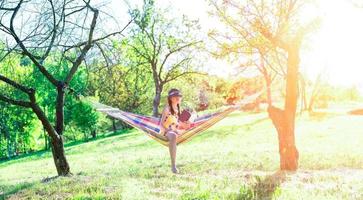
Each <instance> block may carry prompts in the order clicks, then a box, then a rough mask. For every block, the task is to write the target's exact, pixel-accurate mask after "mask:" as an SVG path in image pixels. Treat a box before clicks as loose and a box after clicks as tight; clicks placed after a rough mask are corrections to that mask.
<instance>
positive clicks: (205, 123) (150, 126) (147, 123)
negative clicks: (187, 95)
mask: <svg viewBox="0 0 363 200" xmlns="http://www.w3.org/2000/svg"><path fill="white" fill-rule="evenodd" d="M261 93H262V92H259V93H256V94H254V95H251V96H248V97H247V98H245V99H243V100H242V101H241V102H240V103H239V104H238V105H233V106H229V107H227V108H225V109H223V110H221V111H219V112H215V113H212V114H206V115H203V116H200V117H198V118H197V119H195V120H194V122H193V123H191V127H190V128H189V129H187V130H184V131H183V132H182V133H181V134H180V135H179V136H178V137H177V141H176V142H177V144H181V143H184V142H186V141H188V140H190V139H191V138H192V137H193V136H195V135H197V134H199V133H201V132H203V131H205V130H206V129H208V128H209V127H211V126H212V125H214V124H215V123H217V122H219V121H220V120H222V119H224V118H225V117H226V116H227V115H228V114H229V113H231V112H233V111H235V110H238V109H239V108H241V107H242V106H244V105H246V104H249V103H251V102H253V101H255V100H256V98H257V97H258V96H260V95H261ZM93 105H94V107H95V108H96V110H97V111H99V112H102V113H105V114H106V115H108V116H110V117H113V118H115V119H118V120H122V121H124V122H126V123H127V124H129V125H131V126H133V127H135V128H137V129H139V130H141V131H142V132H144V133H145V134H146V135H148V136H149V137H151V138H152V139H154V140H156V141H157V142H159V143H161V144H163V145H165V146H168V144H169V143H168V138H167V137H166V136H164V135H162V134H160V118H157V117H151V116H143V115H138V114H134V113H130V112H125V111H122V110H119V109H117V108H113V107H110V106H107V105H104V104H101V103H93Z"/></svg>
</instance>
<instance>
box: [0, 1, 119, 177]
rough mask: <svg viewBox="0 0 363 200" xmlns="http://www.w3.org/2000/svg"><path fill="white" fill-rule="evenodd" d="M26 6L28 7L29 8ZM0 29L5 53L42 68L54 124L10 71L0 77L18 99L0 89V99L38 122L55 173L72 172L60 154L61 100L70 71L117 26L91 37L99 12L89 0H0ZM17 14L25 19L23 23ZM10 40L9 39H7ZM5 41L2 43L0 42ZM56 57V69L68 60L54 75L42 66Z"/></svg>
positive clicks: (29, 89)
mask: <svg viewBox="0 0 363 200" xmlns="http://www.w3.org/2000/svg"><path fill="white" fill-rule="evenodd" d="M30 8H31V9H30ZM0 15H1V18H0V31H1V34H2V35H3V36H4V37H3V39H4V40H3V43H4V44H6V46H5V47H4V48H3V49H2V52H5V53H4V56H3V57H2V58H0V61H2V60H3V59H4V58H6V57H7V56H9V55H12V54H18V55H23V56H25V57H26V58H28V59H29V61H30V63H31V65H32V66H33V67H34V70H38V71H40V72H41V75H42V76H43V77H45V78H46V79H47V80H48V81H49V82H50V83H51V84H52V86H53V88H52V89H54V90H55V91H56V100H55V102H54V105H55V124H54V125H53V124H52V123H51V121H50V120H49V116H47V115H46V114H45V112H44V110H43V109H42V108H41V106H39V103H38V100H37V88H35V87H32V86H31V85H30V84H29V83H26V82H24V81H15V80H13V79H12V77H11V74H0V81H2V82H3V83H5V84H7V86H9V87H11V88H13V89H14V90H16V91H19V92H22V94H23V97H22V98H20V99H16V98H15V97H11V96H10V95H9V93H4V92H1V93H0V100H1V101H4V102H7V103H9V104H13V105H16V106H20V107H24V108H28V109H31V110H32V111H33V113H34V114H35V115H36V116H37V118H38V119H39V120H40V121H41V123H42V125H43V126H44V129H45V130H46V132H47V134H48V135H49V137H50V138H51V146H52V154H53V158H54V163H55V166H56V169H57V173H58V175H60V176H66V175H69V174H71V172H70V167H69V164H68V161H67V159H66V156H65V153H64V146H63V143H64V141H63V138H62V135H63V132H64V101H65V96H66V94H67V91H69V90H70V88H69V85H70V82H71V81H72V79H73V77H74V75H75V74H76V73H77V71H78V69H79V68H80V66H81V65H82V63H83V61H84V60H85V59H86V55H87V53H88V52H89V51H90V50H91V48H92V47H93V45H94V44H96V43H99V42H101V41H103V40H105V39H106V38H108V37H111V36H114V35H117V34H120V33H121V32H122V31H123V29H122V30H120V31H118V32H114V33H108V34H104V35H103V36H100V37H98V38H96V37H95V32H96V25H97V21H98V16H99V10H98V9H96V8H95V7H94V6H92V5H91V3H90V0H88V1H73V0H64V1H53V0H37V1H25V0H20V1H17V2H15V1H1V2H0ZM19 18H23V19H24V18H25V19H27V20H26V21H24V20H20V19H19ZM11 39H12V40H11ZM4 41H6V42H4ZM54 60H56V61H57V62H58V63H59V69H64V68H62V67H63V65H62V63H68V64H69V65H67V66H70V68H69V69H65V70H66V71H67V72H66V73H65V74H64V75H62V76H56V75H54V73H53V72H52V71H50V70H49V69H48V67H47V64H48V62H49V61H54Z"/></svg>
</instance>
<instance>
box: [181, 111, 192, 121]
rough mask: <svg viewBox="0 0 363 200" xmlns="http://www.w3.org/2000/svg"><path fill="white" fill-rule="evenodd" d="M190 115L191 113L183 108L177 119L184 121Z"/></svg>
mask: <svg viewBox="0 0 363 200" xmlns="http://www.w3.org/2000/svg"><path fill="white" fill-rule="evenodd" d="M191 116H192V113H190V112H189V111H188V110H183V111H182V113H181V114H180V116H179V120H180V121H181V122H186V121H189V119H190V117H191Z"/></svg>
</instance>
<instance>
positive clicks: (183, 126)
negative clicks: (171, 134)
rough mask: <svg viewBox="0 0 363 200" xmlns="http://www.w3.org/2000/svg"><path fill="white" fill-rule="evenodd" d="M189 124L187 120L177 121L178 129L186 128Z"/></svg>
mask: <svg viewBox="0 0 363 200" xmlns="http://www.w3.org/2000/svg"><path fill="white" fill-rule="evenodd" d="M190 126H191V124H190V122H189V121H186V122H179V127H180V129H188V128H190Z"/></svg>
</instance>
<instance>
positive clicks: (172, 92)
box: [168, 89, 183, 97]
mask: <svg viewBox="0 0 363 200" xmlns="http://www.w3.org/2000/svg"><path fill="white" fill-rule="evenodd" d="M182 96H183V95H182V94H181V92H180V91H179V90H178V89H171V90H169V93H168V97H182Z"/></svg>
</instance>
